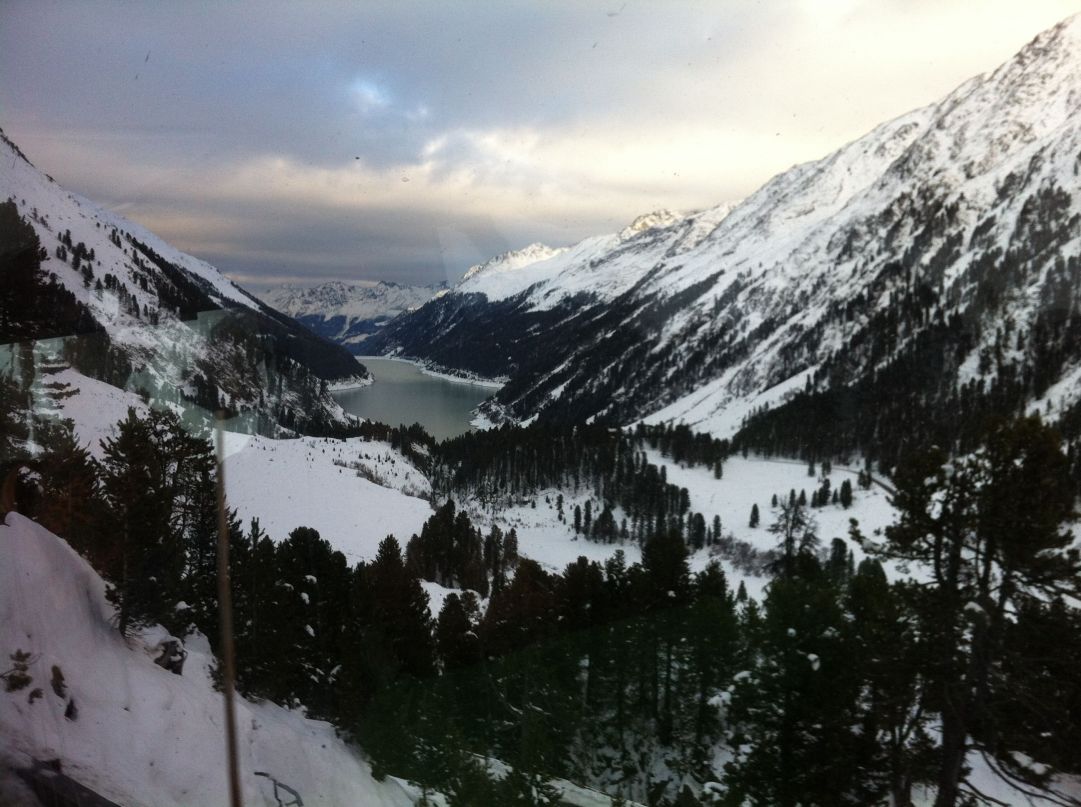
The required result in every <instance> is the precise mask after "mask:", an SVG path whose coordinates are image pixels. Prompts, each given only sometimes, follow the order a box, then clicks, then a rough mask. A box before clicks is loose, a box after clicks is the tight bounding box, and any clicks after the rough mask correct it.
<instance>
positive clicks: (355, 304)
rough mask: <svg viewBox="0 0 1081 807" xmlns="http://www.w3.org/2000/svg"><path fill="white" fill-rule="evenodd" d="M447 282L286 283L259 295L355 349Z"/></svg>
mask: <svg viewBox="0 0 1081 807" xmlns="http://www.w3.org/2000/svg"><path fill="white" fill-rule="evenodd" d="M444 288H445V287H443V286H403V285H400V284H398V283H388V282H385V281H382V280H381V281H379V282H377V283H345V282H342V281H331V282H329V283H322V284H320V285H318V286H309V287H301V286H294V285H283V286H278V287H277V288H273V289H271V290H270V291H268V292H266V293H265V294H262V295H260V296H261V298H262V300H263V301H264V302H265V303H266V304H267V305H269V306H270V307H271V308H274V309H275V310H277V311H281V312H282V313H283V314H286V315H288V316H290V317H293V319H296V320H298V321H299V322H300V323H301V324H303V325H305V326H306V327H308V328H310V329H311V330H312V332H313V333H316V334H318V335H319V336H323V337H325V338H327V339H330V340H331V341H333V342H336V343H338V344H340V345H344V346H345V347H346V348H348V349H349V350H351V351H352V352H354V353H363V352H364V345H363V343H364V341H365V340H366V339H367V338H368V337H369V336H370V335H371V334H373V333H376V332H377V331H378V330H379V329H380V328H382V327H383V326H384V325H386V323H387V322H389V321H390V320H392V319H394V317H396V316H398V315H399V314H402V313H405V312H407V311H412V310H414V309H416V308H420V307H421V306H422V305H424V304H425V303H426V302H428V301H429V300H431V299H432V298H433V297H435V296H436V295H438V294H440V293H441V292H442V291H444Z"/></svg>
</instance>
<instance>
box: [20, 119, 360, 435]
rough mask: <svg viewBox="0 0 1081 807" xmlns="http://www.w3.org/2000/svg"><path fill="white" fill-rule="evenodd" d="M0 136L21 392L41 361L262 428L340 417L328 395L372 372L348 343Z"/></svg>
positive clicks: (322, 422)
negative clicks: (53, 174)
mask: <svg viewBox="0 0 1081 807" xmlns="http://www.w3.org/2000/svg"><path fill="white" fill-rule="evenodd" d="M0 138H3V140H2V143H0V197H2V198H5V199H6V200H7V201H5V202H2V203H0V272H2V276H3V281H4V282H3V288H2V290H0V334H2V335H3V340H2V341H3V343H4V344H3V345H2V346H0V373H5V374H7V373H10V374H12V375H13V376H14V377H16V378H18V379H20V380H21V382H22V384H23V386H24V387H26V388H29V386H30V384H31V383H32V381H33V378H34V376H35V372H36V368H35V357H37V361H39V362H40V360H41V358H42V357H43V356H47V357H48V358H49V360H50V362H54V361H59V362H64V363H67V364H68V365H71V366H74V367H75V368H76V369H78V370H79V371H80V372H82V373H83V374H84V375H87V376H91V377H94V378H97V379H99V380H103V381H107V382H108V383H110V384H113V385H114V386H119V387H123V388H126V389H131V390H136V391H139V392H140V393H141V394H144V395H145V396H152V397H154V398H156V399H158V400H159V401H162V402H169V403H172V404H175V405H178V406H180V407H181V408H185V409H190V408H201V409H202V410H204V411H213V410H216V409H224V410H226V412H227V413H228V414H229V415H230V416H241V417H243V418H244V419H246V420H247V421H248V427H249V428H254V429H258V430H260V431H268V432H274V431H276V430H278V429H280V428H282V427H285V428H290V429H292V428H315V429H317V428H321V427H323V426H326V425H329V424H330V423H333V422H338V421H341V420H342V419H343V418H345V417H346V416H345V415H344V413H343V412H342V410H341V408H340V407H339V406H338V405H337V403H335V401H334V400H333V399H332V398H331V397H330V395H329V393H328V391H327V390H328V387H329V386H330V385H333V384H343V385H344V384H353V383H358V382H361V381H363V380H364V379H365V378H366V377H367V370H365V368H364V367H363V366H362V365H361V364H359V363H358V362H357V361H356V359H355V358H353V356H352V355H350V354H349V353H348V351H346V350H345V349H344V348H341V347H339V346H336V345H334V344H332V343H330V342H328V341H327V340H325V339H322V338H320V337H318V336H316V335H314V334H312V333H311V332H310V331H308V330H307V329H306V328H305V327H303V326H302V325H300V324H298V323H297V322H296V321H294V320H293V319H291V318H289V317H287V316H285V315H283V314H280V313H279V312H277V311H275V310H274V309H272V308H271V307H269V306H267V305H266V304H265V303H262V302H260V301H259V300H257V299H256V298H254V297H253V296H251V295H250V294H248V293H247V292H245V291H244V290H243V289H241V288H239V287H237V286H236V285H235V284H233V283H232V282H231V281H229V280H228V279H227V278H225V277H224V276H222V275H221V274H220V273H219V272H218V271H217V270H216V269H214V268H213V267H212V266H210V265H209V264H207V263H205V262H203V261H200V260H198V259H197V258H193V257H192V256H190V255H186V254H184V253H182V252H180V251H178V250H176V249H174V248H172V247H170V246H169V245H168V244H166V243H165V242H163V241H161V240H160V239H159V238H157V237H156V236H154V235H153V234H151V233H149V232H147V231H146V230H144V229H143V228H141V227H139V226H138V225H136V224H134V223H132V222H129V221H127V220H125V219H123V218H122V217H120V216H117V215H115V214H113V213H111V212H109V211H107V210H104V209H103V208H100V207H98V206H96V205H95V204H93V203H92V202H90V201H88V200H86V199H83V198H80V197H78V196H76V195H75V194H71V193H68V192H66V191H64V190H63V189H62V188H61V187H60V186H58V185H57V184H56V183H55V182H54V181H53V180H52V178H50V177H48V176H46V175H45V174H43V173H41V172H40V171H38V169H36V168H35V167H34V166H33V165H31V164H30V162H29V161H28V160H27V159H26V158H25V157H24V156H23V154H22V153H21V152H20V151H19V149H18V147H17V146H15V144H13V143H12V142H11V141H10V140H8V139H7V138H6V137H3V135H2V133H0ZM53 369H55V366H54V367H53Z"/></svg>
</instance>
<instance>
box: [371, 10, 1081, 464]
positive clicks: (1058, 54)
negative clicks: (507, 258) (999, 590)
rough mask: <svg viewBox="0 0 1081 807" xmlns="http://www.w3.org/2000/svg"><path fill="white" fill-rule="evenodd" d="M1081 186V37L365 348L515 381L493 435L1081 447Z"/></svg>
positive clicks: (820, 448) (507, 280)
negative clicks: (1041, 423)
mask: <svg viewBox="0 0 1081 807" xmlns="http://www.w3.org/2000/svg"><path fill="white" fill-rule="evenodd" d="M1079 177H1081V17H1074V18H1071V19H1070V20H1067V21H1065V22H1063V23H1061V24H1059V25H1058V26H1056V27H1054V28H1052V29H1050V30H1048V31H1046V32H1045V33H1043V34H1041V35H1040V36H1038V37H1037V38H1036V39H1034V40H1033V41H1032V42H1031V43H1029V45H1027V46H1026V47H1025V48H1024V49H1023V50H1022V51H1021V52H1020V53H1018V54H1017V55H1016V56H1015V57H1014V58H1013V59H1011V60H1010V61H1009V62H1007V63H1006V64H1004V65H1002V66H1001V67H1000V68H998V69H997V70H995V71H994V72H993V73H990V74H986V75H982V76H978V77H976V78H974V79H971V80H970V81H968V82H966V83H965V84H964V85H962V86H961V87H959V88H958V89H957V90H955V91H954V92H953V93H951V94H950V95H948V96H947V97H946V98H944V99H943V100H942V101H940V102H939V103H936V104H933V105H931V106H928V107H925V108H923V109H919V110H916V111H914V112H911V113H909V114H907V115H903V116H901V117H899V118H897V119H896V120H893V121H890V122H888V123H885V124H883V125H881V126H879V127H877V128H876V129H874V130H873V131H871V132H870V133H868V134H867V135H865V136H864V137H862V138H860V139H858V140H856V141H854V142H852V143H850V144H848V145H846V146H844V147H843V148H841V149H839V150H838V151H836V152H834V153H833V154H831V155H829V156H827V157H825V158H824V159H822V160H819V161H817V162H813V163H808V164H805V165H799V166H796V167H794V168H792V169H790V170H789V171H787V172H785V173H783V174H780V175H778V176H777V177H774V178H773V179H772V180H770V181H769V182H768V183H766V185H764V186H763V187H762V188H761V189H759V190H758V191H757V192H756V193H754V194H753V195H752V196H750V197H749V198H747V199H746V200H744V201H743V202H742V203H740V204H739V205H738V206H735V207H734V208H731V207H729V206H722V207H719V208H715V209H712V210H708V211H705V212H702V213H697V214H692V215H690V216H683V217H680V216H675V215H672V214H668V215H656V216H654V217H651V218H647V219H644V220H640V222H644V223H643V224H639V225H638V226H635V225H632V226H631V227H629V228H627V229H626V230H624V231H623V232H621V233H619V234H617V235H610V236H601V237H598V238H593V239H587V240H586V241H583V242H582V243H580V244H577V245H575V246H573V247H571V248H569V249H567V250H565V251H563V252H561V253H560V254H558V255H555V256H553V257H551V258H548V259H547V260H541V261H537V262H532V263H529V264H528V265H525V266H522V267H520V268H518V269H516V270H515V271H513V272H506V273H502V274H500V275H498V276H497V278H485V277H484V276H479V277H477V278H470V279H467V280H466V281H465V282H463V283H462V284H461V285H460V286H459V287H457V288H456V289H455V290H454V291H453V292H452V293H449V294H447V295H445V296H443V297H442V298H440V299H438V300H435V301H432V302H430V303H429V304H427V305H426V306H424V307H423V308H421V309H420V310H418V311H417V312H415V313H414V314H412V315H410V316H408V317H404V318H401V319H399V320H398V321H396V322H395V323H392V324H391V325H390V326H389V327H388V328H387V329H386V330H385V331H384V332H383V333H381V334H380V335H379V337H377V339H376V340H375V342H373V343H372V344H370V345H369V347H370V348H375V347H378V348H379V349H380V350H382V351H385V352H388V353H396V354H401V355H409V356H416V357H419V358H424V359H428V360H431V361H434V362H436V363H439V364H443V365H446V366H448V367H453V368H461V369H466V370H471V371H474V372H479V373H483V374H491V375H497V374H505V375H509V376H510V382H509V383H508V384H506V386H504V387H503V389H502V390H501V391H500V393H499V394H498V395H497V396H496V403H495V405H494V406H493V411H492V412H491V413H490V414H492V415H493V416H497V417H498V416H502V417H505V418H508V419H514V420H527V419H529V418H532V417H541V418H557V417H558V418H562V417H574V418H584V419H597V420H601V421H609V422H620V423H627V422H632V421H635V420H638V419H641V418H647V419H649V420H670V421H676V422H685V423H688V424H690V425H693V426H695V427H697V428H700V429H707V430H710V431H713V432H715V433H719V434H732V433H734V432H736V431H738V430H740V428H741V427H743V429H742V435H743V438H742V439H743V440H744V441H746V442H750V443H752V444H754V445H756V446H758V447H760V448H763V449H768V450H792V451H802V452H807V453H814V452H834V453H845V452H849V451H852V450H861V451H864V452H866V453H868V454H870V455H872V456H877V457H879V458H880V459H882V460H885V461H888V460H890V459H891V458H893V457H894V456H895V454H896V452H898V451H900V450H901V449H902V448H903V445H904V443H905V441H906V439H907V440H911V439H914V438H927V439H933V440H936V441H940V442H941V443H942V444H945V445H953V446H955V447H960V446H961V445H963V444H964V441H965V440H966V439H967V437H966V435H967V432H966V428H967V426H968V425H969V424H974V423H976V422H978V421H979V420H980V419H981V416H982V415H984V414H988V413H992V412H1004V411H1018V410H1020V409H1023V408H1026V407H1028V408H1039V409H1040V410H1041V411H1047V410H1048V409H1050V411H1051V412H1052V413H1053V415H1054V416H1056V417H1059V418H1060V420H1061V422H1062V423H1063V425H1064V427H1065V428H1066V429H1067V430H1068V431H1070V430H1073V431H1081V425H1079V424H1081V409H1079V407H1078V398H1079V396H1081V259H1079V252H1081V194H1079V192H1078V190H1077V189H1078V187H1079ZM636 224H638V223H636ZM492 333H498V334H499V336H498V337H496V338H491V337H490V336H489V334H492ZM766 410H768V411H766Z"/></svg>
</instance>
